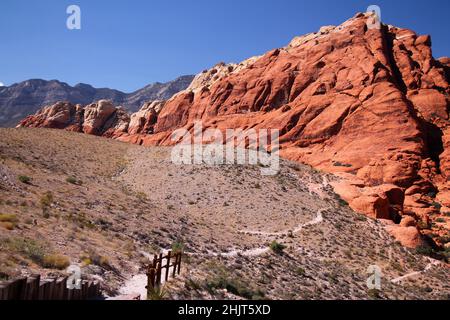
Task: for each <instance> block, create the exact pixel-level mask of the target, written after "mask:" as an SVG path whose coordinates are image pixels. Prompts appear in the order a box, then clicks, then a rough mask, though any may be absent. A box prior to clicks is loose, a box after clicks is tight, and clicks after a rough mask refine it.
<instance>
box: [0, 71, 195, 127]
mask: <svg viewBox="0 0 450 320" xmlns="http://www.w3.org/2000/svg"><path fill="white" fill-rule="evenodd" d="M193 79H194V76H181V77H179V78H177V79H175V80H173V81H170V82H167V83H159V82H156V83H153V84H150V85H148V86H146V87H144V88H142V89H139V90H137V91H135V92H132V93H124V92H121V91H119V90H114V89H109V88H100V89H97V88H94V87H92V86H91V85H88V84H84V83H80V84H77V85H75V86H74V87H72V86H70V85H68V84H67V83H64V82H60V81H57V80H51V81H46V80H41V79H32V80H27V81H23V82H20V83H16V84H13V85H11V86H9V87H0V127H13V126H16V125H17V124H18V122H19V121H20V120H22V119H23V118H25V117H26V116H28V115H31V114H34V113H35V112H36V111H38V110H39V109H40V108H42V107H44V106H47V105H51V104H54V103H55V102H58V101H70V102H71V103H79V104H83V105H85V104H89V103H92V102H94V101H98V100H101V99H108V100H111V101H112V102H113V103H114V104H115V105H121V106H123V107H124V108H126V109H127V110H129V111H130V112H135V111H137V110H139V108H140V107H141V106H142V105H143V104H144V103H145V102H147V101H153V100H167V99H169V98H170V97H172V96H173V95H174V94H176V93H178V92H179V91H182V90H184V89H186V88H187V87H188V86H189V85H190V83H191V82H192V80H193Z"/></svg>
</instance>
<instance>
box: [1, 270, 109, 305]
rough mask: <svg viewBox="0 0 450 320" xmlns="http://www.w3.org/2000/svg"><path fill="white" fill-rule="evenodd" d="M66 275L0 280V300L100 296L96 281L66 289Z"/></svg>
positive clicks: (67, 298)
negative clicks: (77, 287)
mask: <svg viewBox="0 0 450 320" xmlns="http://www.w3.org/2000/svg"><path fill="white" fill-rule="evenodd" d="M67 279H68V277H63V278H58V279H48V280H41V277H40V276H39V275H36V276H31V277H28V278H20V279H17V280H11V281H4V282H0V300H90V299H95V298H97V297H99V296H100V284H99V282H98V281H82V283H81V289H67Z"/></svg>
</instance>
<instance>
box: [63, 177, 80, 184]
mask: <svg viewBox="0 0 450 320" xmlns="http://www.w3.org/2000/svg"><path fill="white" fill-rule="evenodd" d="M66 182H67V183H70V184H75V185H77V186H81V185H82V184H83V181H81V180H78V179H77V178H75V177H73V176H70V177H67V179H66Z"/></svg>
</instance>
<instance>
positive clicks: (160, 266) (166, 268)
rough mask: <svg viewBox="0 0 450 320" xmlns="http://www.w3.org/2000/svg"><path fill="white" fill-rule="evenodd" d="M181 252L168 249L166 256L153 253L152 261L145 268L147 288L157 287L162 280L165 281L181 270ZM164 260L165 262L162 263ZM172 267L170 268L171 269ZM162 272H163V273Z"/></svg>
mask: <svg viewBox="0 0 450 320" xmlns="http://www.w3.org/2000/svg"><path fill="white" fill-rule="evenodd" d="M181 256H182V253H181V252H177V253H175V254H174V253H172V252H171V251H169V252H168V253H167V255H166V256H163V254H162V253H161V254H160V255H159V256H158V255H156V254H155V256H154V257H153V261H152V263H151V264H150V265H149V266H148V268H147V290H148V291H149V290H151V289H153V288H159V287H160V286H161V283H162V280H164V282H167V281H168V280H169V278H170V275H172V278H175V277H176V276H177V275H179V274H180V272H181ZM164 261H165V264H164ZM171 268H172V269H171ZM163 272H164V274H163Z"/></svg>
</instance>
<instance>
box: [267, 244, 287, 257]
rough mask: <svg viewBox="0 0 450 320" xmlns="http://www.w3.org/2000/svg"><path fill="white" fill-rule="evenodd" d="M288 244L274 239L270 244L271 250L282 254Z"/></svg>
mask: <svg viewBox="0 0 450 320" xmlns="http://www.w3.org/2000/svg"><path fill="white" fill-rule="evenodd" d="M284 249H286V246H285V245H284V244H281V243H278V242H277V241H273V242H272V243H271V244H270V250H272V251H273V252H275V253H276V254H282V253H283V251H284Z"/></svg>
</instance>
